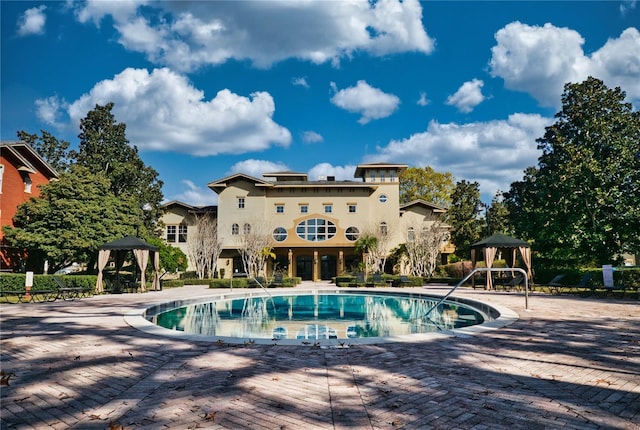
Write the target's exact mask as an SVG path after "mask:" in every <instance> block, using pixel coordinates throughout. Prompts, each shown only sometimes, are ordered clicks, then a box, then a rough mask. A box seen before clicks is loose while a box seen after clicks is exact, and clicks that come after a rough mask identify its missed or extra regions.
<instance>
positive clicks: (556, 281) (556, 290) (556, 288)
mask: <svg viewBox="0 0 640 430" xmlns="http://www.w3.org/2000/svg"><path fill="white" fill-rule="evenodd" d="M564 276H565V275H564V273H563V274H561V275H556V276H555V277H554V278H553V279H552V280H551V281H549V282H547V283H546V284H542V286H543V287H547V288H548V289H549V292H550V293H551V294H560V293H562V289H563V288H564V285H562V284H561V283H560V281H562V279H563V278H564Z"/></svg>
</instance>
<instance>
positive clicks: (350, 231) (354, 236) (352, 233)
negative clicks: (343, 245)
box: [344, 227, 360, 242]
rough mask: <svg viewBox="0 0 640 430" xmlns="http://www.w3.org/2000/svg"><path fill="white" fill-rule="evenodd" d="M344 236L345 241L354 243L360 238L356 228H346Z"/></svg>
mask: <svg viewBox="0 0 640 430" xmlns="http://www.w3.org/2000/svg"><path fill="white" fill-rule="evenodd" d="M344 235H345V237H346V238H347V240H350V241H352V242H354V241H356V240H358V238H359V237H360V230H358V228H357V227H348V228H347V229H346V230H345V232H344Z"/></svg>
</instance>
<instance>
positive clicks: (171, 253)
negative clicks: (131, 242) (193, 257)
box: [145, 236, 188, 273]
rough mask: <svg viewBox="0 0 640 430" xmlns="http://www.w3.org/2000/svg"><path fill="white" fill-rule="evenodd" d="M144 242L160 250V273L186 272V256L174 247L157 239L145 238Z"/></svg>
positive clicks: (152, 237)
mask: <svg viewBox="0 0 640 430" xmlns="http://www.w3.org/2000/svg"><path fill="white" fill-rule="evenodd" d="M145 241H146V242H148V243H150V244H151V245H154V246H157V247H158V248H160V269H161V271H165V272H169V273H174V272H183V271H185V270H187V265H188V261H187V255H186V254H185V253H184V252H183V251H182V250H181V249H180V248H177V247H175V246H171V245H168V244H167V243H166V242H165V241H164V240H162V239H160V238H159V237H155V236H150V237H146V238H145Z"/></svg>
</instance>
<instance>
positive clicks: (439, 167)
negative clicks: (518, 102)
mask: <svg viewBox="0 0 640 430" xmlns="http://www.w3.org/2000/svg"><path fill="white" fill-rule="evenodd" d="M552 123H553V118H545V117H542V116H540V115H537V114H536V115H532V114H523V113H516V114H513V115H510V116H509V117H508V119H507V120H495V121H489V122H475V123H468V124H456V123H449V124H440V123H438V122H436V121H431V122H430V123H429V126H428V128H427V130H426V131H424V132H422V133H416V134H414V135H411V136H410V137H408V138H406V139H402V140H392V141H391V142H389V144H388V145H387V146H384V147H378V148H377V153H376V154H374V155H370V156H368V157H366V160H365V161H366V162H374V161H387V162H398V163H405V162H406V161H407V160H411V164H412V165H415V166H431V167H433V168H434V169H435V170H436V171H441V172H451V173H452V174H453V175H454V176H455V177H456V178H457V179H458V180H460V179H467V180H470V181H478V182H479V183H480V186H481V190H482V191H483V193H484V194H485V195H489V196H490V195H492V194H493V193H495V191H496V190H498V189H500V190H503V191H506V190H508V189H509V186H510V184H511V183H512V182H513V181H516V180H520V179H522V175H523V171H524V169H525V168H527V167H529V166H533V165H536V164H537V159H538V157H539V155H540V152H539V151H538V149H537V143H536V141H535V140H536V139H537V138H538V137H540V136H542V135H543V134H544V131H545V130H544V128H545V127H546V126H548V125H550V124H552Z"/></svg>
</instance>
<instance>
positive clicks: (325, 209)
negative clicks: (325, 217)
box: [324, 204, 333, 214]
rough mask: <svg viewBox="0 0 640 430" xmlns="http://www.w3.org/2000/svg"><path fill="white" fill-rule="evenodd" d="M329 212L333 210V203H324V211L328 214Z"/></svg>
mask: <svg viewBox="0 0 640 430" xmlns="http://www.w3.org/2000/svg"><path fill="white" fill-rule="evenodd" d="M331 212H333V205H331V204H325V205H324V213H326V214H330V213H331Z"/></svg>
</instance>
